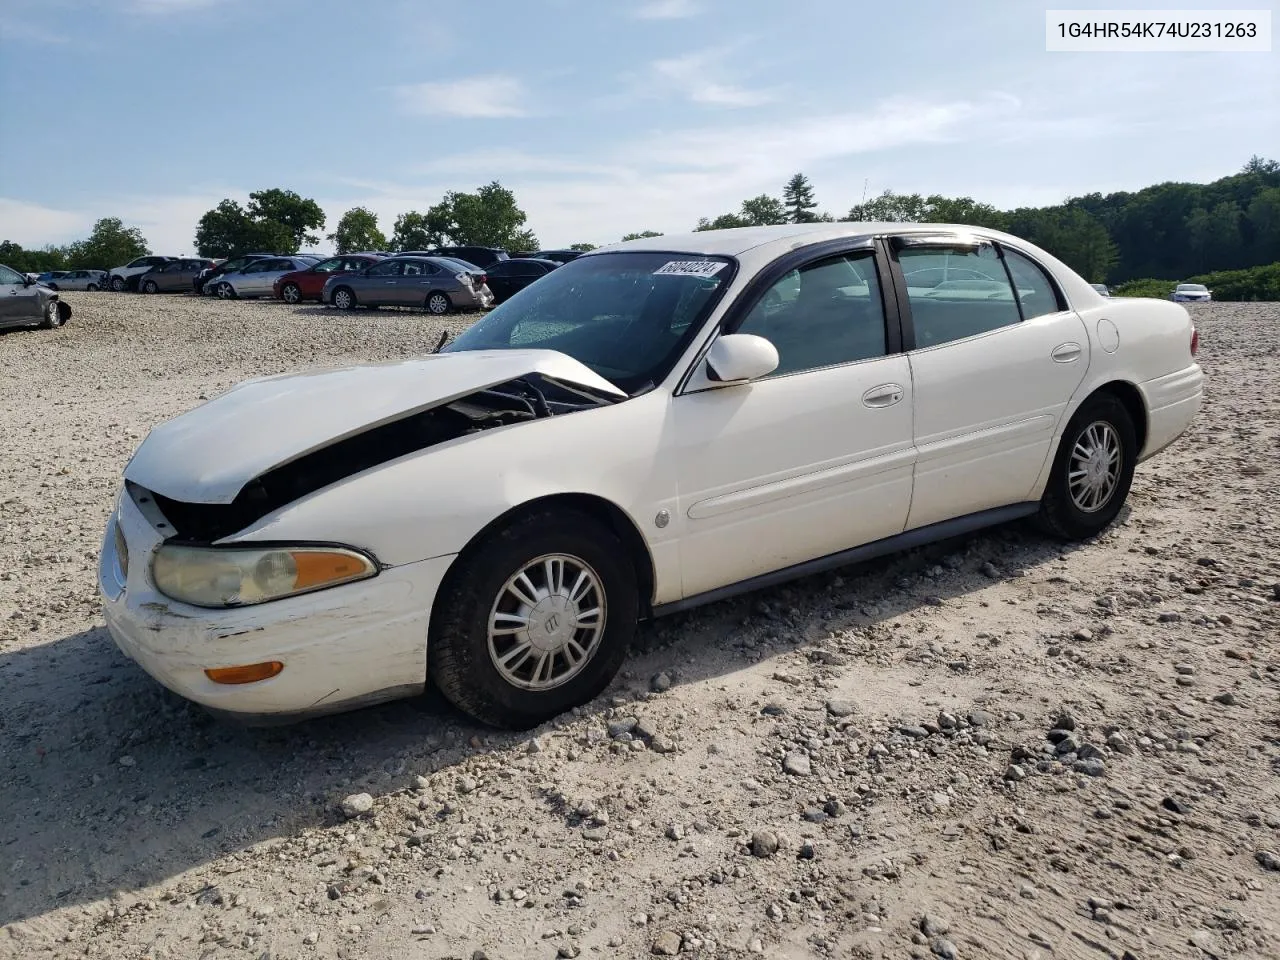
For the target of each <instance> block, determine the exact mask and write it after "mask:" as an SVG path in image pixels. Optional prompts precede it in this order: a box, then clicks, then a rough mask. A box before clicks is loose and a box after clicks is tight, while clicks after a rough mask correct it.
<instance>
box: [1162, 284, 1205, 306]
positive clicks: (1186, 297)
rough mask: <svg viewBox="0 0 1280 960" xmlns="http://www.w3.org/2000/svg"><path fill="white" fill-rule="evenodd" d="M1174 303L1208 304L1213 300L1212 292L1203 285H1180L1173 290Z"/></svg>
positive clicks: (1172, 298)
mask: <svg viewBox="0 0 1280 960" xmlns="http://www.w3.org/2000/svg"><path fill="white" fill-rule="evenodd" d="M1170 299H1171V300H1173V302H1174V303H1209V302H1210V301H1211V300H1213V291H1211V290H1210V289H1209V288H1208V287H1206V286H1205V285H1204V284H1203V283H1180V284H1178V285H1177V286H1176V287H1174V288H1173V296H1172V297H1171V298H1170Z"/></svg>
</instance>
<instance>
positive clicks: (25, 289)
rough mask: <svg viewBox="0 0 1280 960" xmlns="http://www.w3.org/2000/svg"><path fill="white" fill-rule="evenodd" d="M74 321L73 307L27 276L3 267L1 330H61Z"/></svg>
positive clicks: (0, 308) (0, 267)
mask: <svg viewBox="0 0 1280 960" xmlns="http://www.w3.org/2000/svg"><path fill="white" fill-rule="evenodd" d="M70 317H71V305H70V304H68V303H65V302H63V301H62V300H61V299H60V298H59V297H58V292H57V291H56V290H50V289H49V288H48V287H46V286H45V285H44V284H42V283H37V282H36V281H35V280H33V279H31V277H29V276H27V275H26V274H22V273H19V272H18V271H17V270H11V269H9V268H8V267H6V266H4V265H3V264H0V327H32V326H41V327H44V328H45V329H46V330H52V329H53V328H54V327H60V326H62V325H63V324H64V323H66V322H67V320H68V319H70Z"/></svg>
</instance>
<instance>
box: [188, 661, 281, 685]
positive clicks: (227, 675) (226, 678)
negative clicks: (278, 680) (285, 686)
mask: <svg viewBox="0 0 1280 960" xmlns="http://www.w3.org/2000/svg"><path fill="white" fill-rule="evenodd" d="M283 669H284V664H283V663H281V662H280V661H279V660H268V661H267V662H266V663H250V664H246V665H245V666H242V667H214V668H212V669H209V670H206V671H205V672H204V675H205V676H206V677H208V678H209V679H210V680H212V681H213V682H214V683H257V682H258V681H259V680H270V679H271V678H272V677H274V676H275V675H276V674H278V673H279V672H280V671H281V670H283Z"/></svg>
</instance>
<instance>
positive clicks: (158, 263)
mask: <svg viewBox="0 0 1280 960" xmlns="http://www.w3.org/2000/svg"><path fill="white" fill-rule="evenodd" d="M177 259H178V258H177V257H155V256H146V257H138V258H137V259H136V260H131V261H130V262H128V263H126V264H125V265H124V266H123V267H112V268H111V273H110V279H109V280H108V284H109V286H110V287H111V289H112V290H114V291H116V293H119V292H120V291H121V290H137V289H138V279H139V278H140V277H141V276H142V275H143V274H144V273H146V272H147V271H148V270H150V269H151V268H152V267H162V266H164V265H165V264H166V263H169V262H170V261H171V260H177Z"/></svg>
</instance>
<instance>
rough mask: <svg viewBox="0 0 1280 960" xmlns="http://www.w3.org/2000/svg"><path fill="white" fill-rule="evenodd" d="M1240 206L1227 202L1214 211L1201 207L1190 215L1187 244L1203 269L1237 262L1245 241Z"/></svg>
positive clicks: (1187, 225)
mask: <svg viewBox="0 0 1280 960" xmlns="http://www.w3.org/2000/svg"><path fill="white" fill-rule="evenodd" d="M1240 220H1241V214H1240V208H1239V207H1238V206H1236V205H1235V204H1234V203H1228V202H1227V201H1225V200H1224V201H1223V202H1222V203H1219V204H1217V205H1216V206H1215V207H1214V208H1213V209H1212V210H1205V209H1204V207H1197V208H1196V209H1195V210H1193V211H1191V216H1189V217H1187V224H1186V228H1187V245H1188V246H1189V247H1190V248H1191V250H1192V252H1193V253H1194V254H1195V257H1196V261H1197V266H1198V268H1199V269H1200V270H1212V269H1215V268H1218V267H1221V266H1223V265H1224V264H1231V263H1234V262H1235V261H1236V259H1237V254H1238V252H1239V248H1240V244H1241V235H1240Z"/></svg>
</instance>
